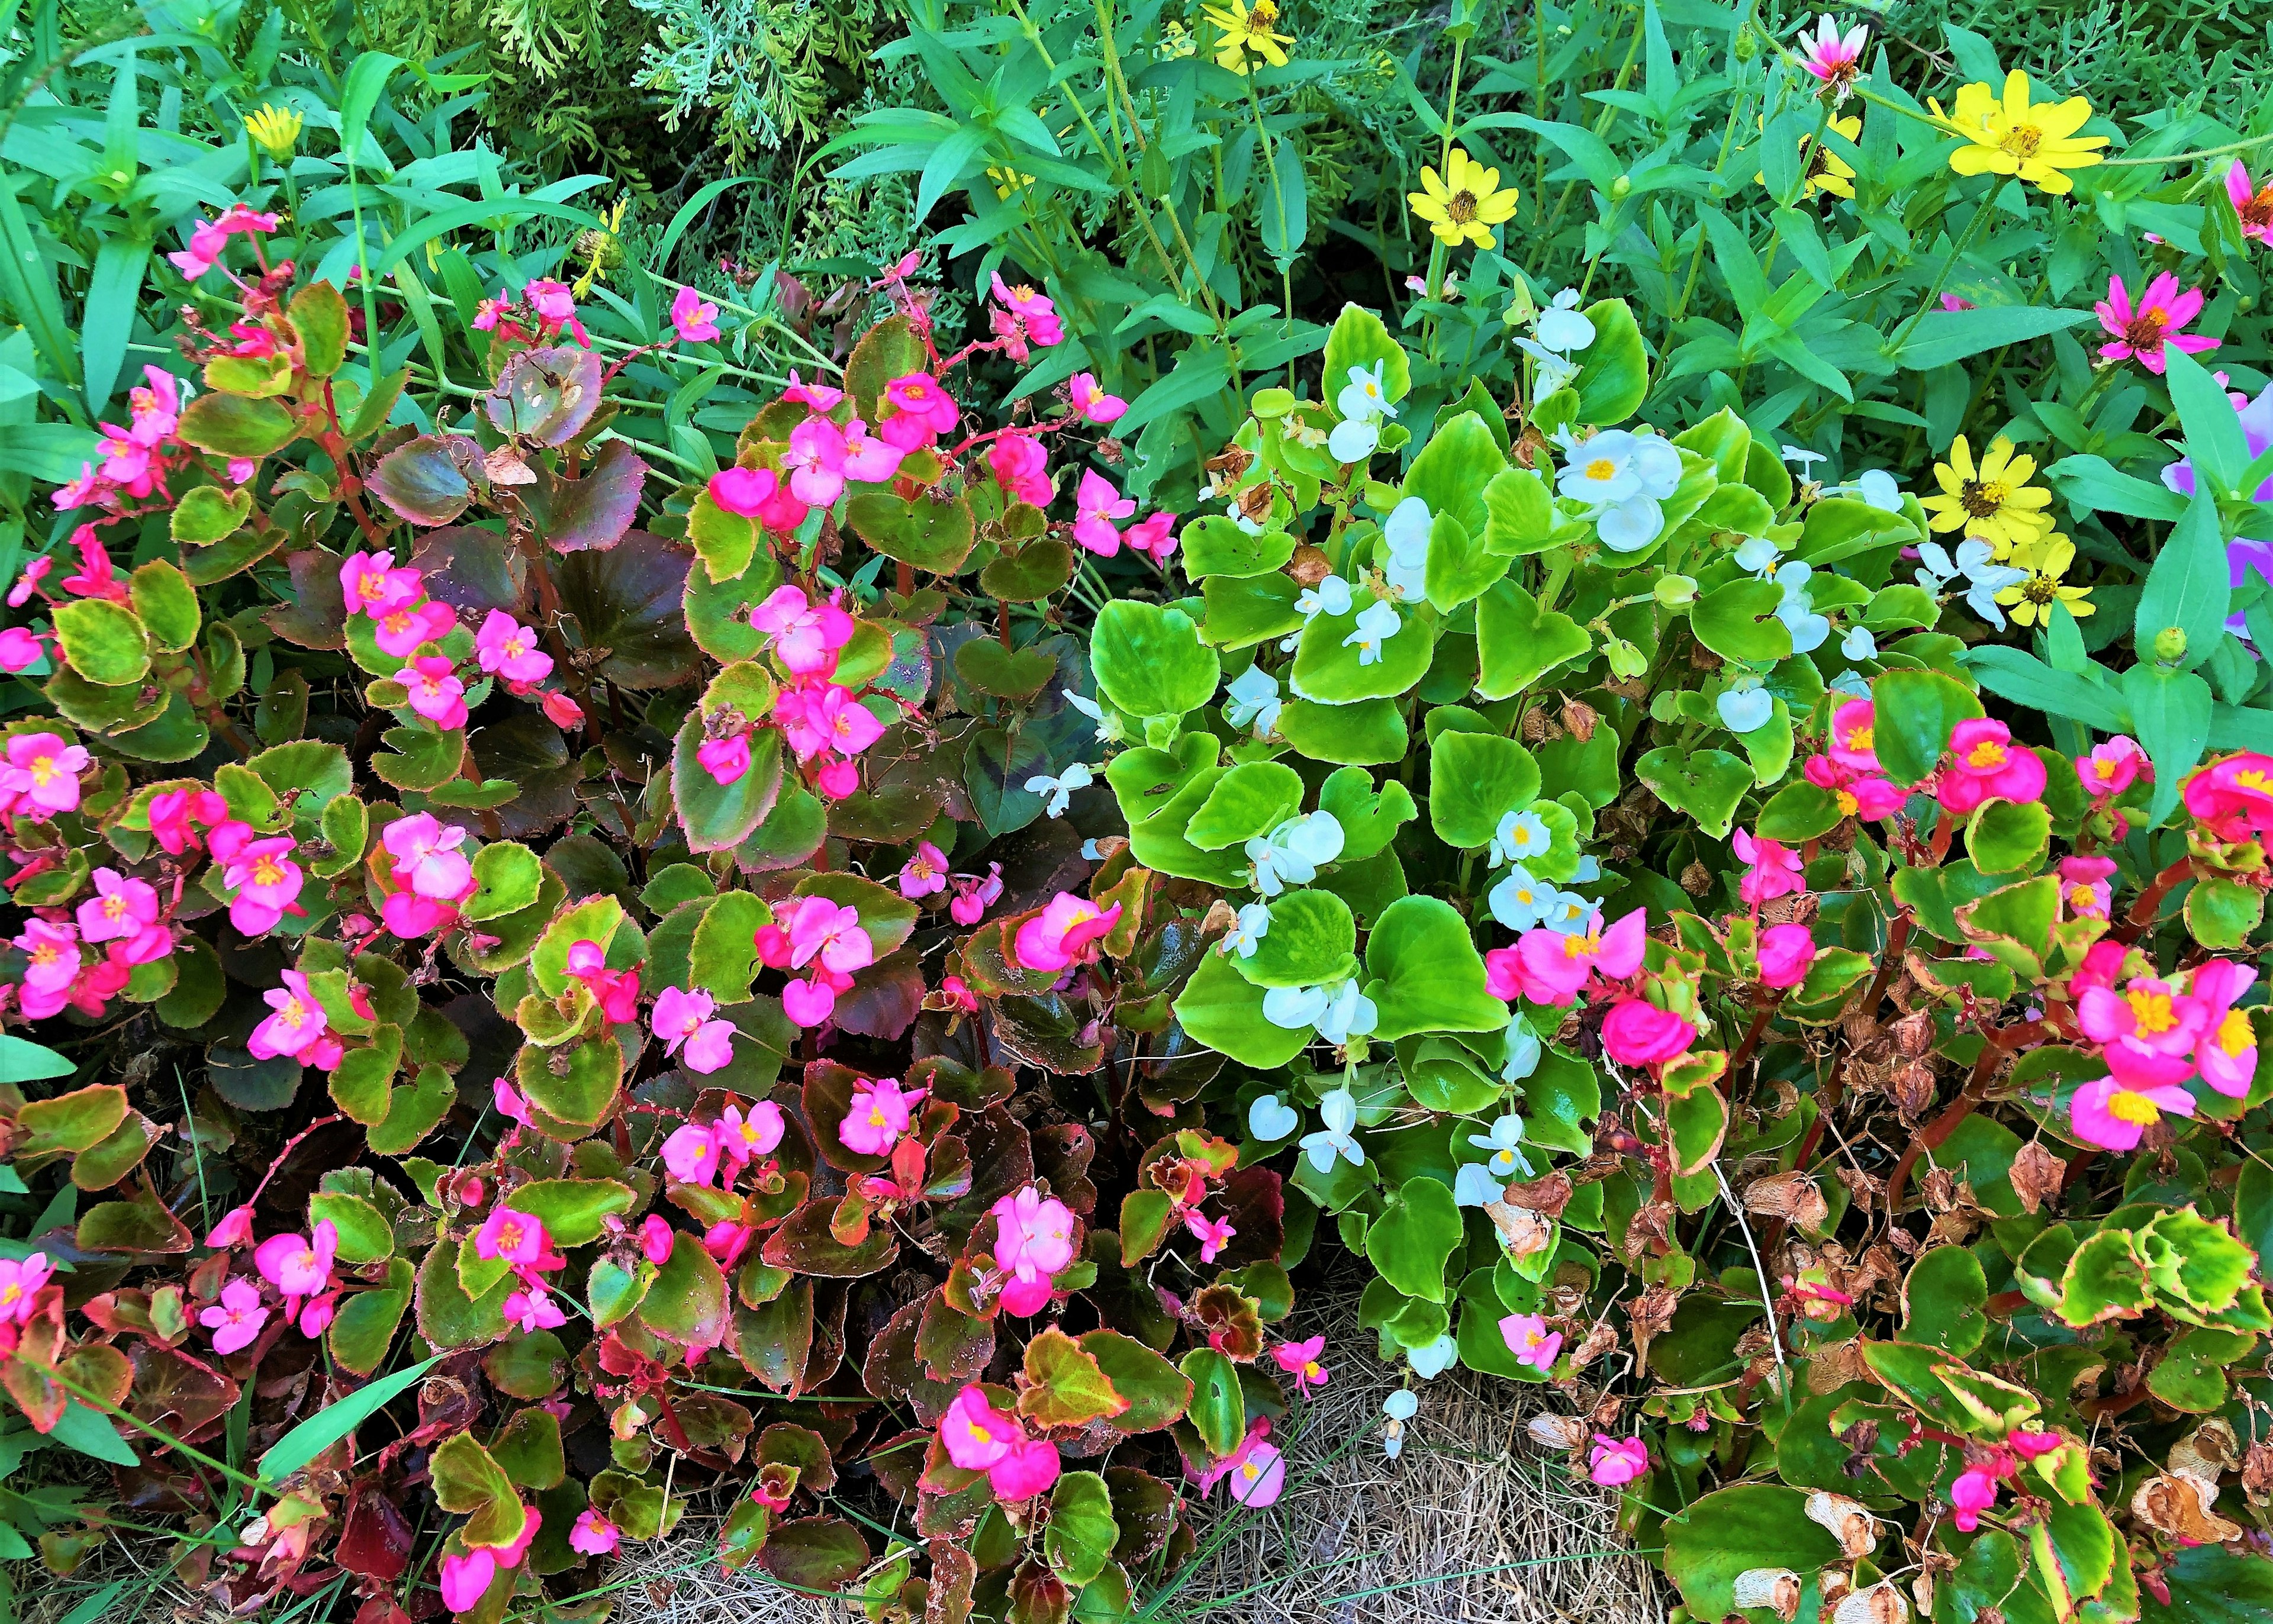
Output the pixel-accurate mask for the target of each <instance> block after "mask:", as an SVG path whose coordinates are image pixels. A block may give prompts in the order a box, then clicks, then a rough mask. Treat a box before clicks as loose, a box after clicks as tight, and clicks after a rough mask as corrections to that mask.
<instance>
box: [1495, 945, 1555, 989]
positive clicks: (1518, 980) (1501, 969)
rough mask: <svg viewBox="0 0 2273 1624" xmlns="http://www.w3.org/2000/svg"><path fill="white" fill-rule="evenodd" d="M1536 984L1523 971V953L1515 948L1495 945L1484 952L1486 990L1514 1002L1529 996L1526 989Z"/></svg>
mask: <svg viewBox="0 0 2273 1624" xmlns="http://www.w3.org/2000/svg"><path fill="white" fill-rule="evenodd" d="M1533 985H1534V982H1532V981H1531V980H1530V979H1529V977H1527V976H1526V975H1525V974H1524V972H1523V955H1522V954H1519V953H1518V952H1516V950H1515V949H1514V948H1512V947H1495V948H1493V949H1492V950H1491V951H1490V952H1489V953H1487V954H1484V990H1485V991H1486V992H1489V993H1490V994H1491V995H1492V996H1493V997H1494V998H1499V999H1508V1000H1509V1001H1510V1002H1513V1001H1514V1000H1515V999H1519V998H1523V997H1526V996H1527V993H1526V992H1525V989H1526V988H1527V987H1530V986H1533ZM1542 990H1543V989H1542Z"/></svg>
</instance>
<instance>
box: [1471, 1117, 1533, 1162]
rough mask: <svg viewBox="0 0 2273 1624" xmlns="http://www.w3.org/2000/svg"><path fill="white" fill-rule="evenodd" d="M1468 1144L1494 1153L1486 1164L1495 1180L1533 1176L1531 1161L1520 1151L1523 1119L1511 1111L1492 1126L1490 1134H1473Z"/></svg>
mask: <svg viewBox="0 0 2273 1624" xmlns="http://www.w3.org/2000/svg"><path fill="white" fill-rule="evenodd" d="M1468 1142H1469V1143H1470V1144H1472V1145H1474V1147H1475V1148H1476V1149H1479V1150H1489V1151H1490V1152H1491V1153H1492V1155H1491V1160H1490V1161H1489V1163H1487V1164H1486V1166H1488V1167H1489V1169H1490V1171H1491V1174H1492V1177H1494V1178H1495V1179H1512V1178H1513V1177H1514V1176H1515V1175H1516V1174H1517V1173H1518V1172H1520V1173H1522V1174H1523V1176H1524V1177H1525V1178H1529V1177H1530V1176H1531V1159H1530V1158H1529V1157H1528V1156H1525V1155H1524V1154H1523V1152H1522V1151H1521V1150H1520V1149H1518V1147H1519V1146H1520V1145H1521V1144H1522V1143H1523V1119H1522V1118H1521V1117H1519V1116H1517V1115H1516V1114H1515V1112H1513V1111H1509V1112H1508V1113H1507V1114H1506V1115H1505V1116H1504V1117H1502V1118H1500V1119H1499V1120H1498V1121H1497V1122H1495V1123H1493V1124H1492V1125H1491V1132H1490V1133H1489V1134H1469V1135H1468Z"/></svg>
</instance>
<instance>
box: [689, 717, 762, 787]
mask: <svg viewBox="0 0 2273 1624" xmlns="http://www.w3.org/2000/svg"><path fill="white" fill-rule="evenodd" d="M694 762H695V765H696V766H698V767H701V769H702V770H703V771H704V772H706V773H708V774H709V775H710V776H711V777H712V778H713V779H714V780H716V782H718V784H719V785H720V786H721V787H722V788H723V787H724V786H725V785H727V784H737V783H739V782H742V779H743V778H744V776H745V775H747V774H748V772H749V770H750V730H748V729H747V728H744V729H743V730H741V731H739V732H738V733H729V734H727V735H726V736H725V737H723V738H706V739H704V740H703V741H702V742H701V744H699V745H696V746H695V747H694Z"/></svg>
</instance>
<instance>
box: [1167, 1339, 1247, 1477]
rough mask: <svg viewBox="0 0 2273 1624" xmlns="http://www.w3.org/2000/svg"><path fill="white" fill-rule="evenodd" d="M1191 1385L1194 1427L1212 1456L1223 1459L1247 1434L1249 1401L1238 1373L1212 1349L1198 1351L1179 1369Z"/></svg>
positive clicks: (1190, 1354) (1185, 1356) (1228, 1360)
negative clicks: (1243, 1391)
mask: <svg viewBox="0 0 2273 1624" xmlns="http://www.w3.org/2000/svg"><path fill="white" fill-rule="evenodd" d="M1177 1368H1178V1369H1180V1370H1182V1372H1183V1373H1184V1377H1185V1379H1186V1380H1187V1381H1189V1382H1190V1383H1191V1384H1192V1400H1191V1407H1190V1410H1189V1418H1190V1420H1191V1423H1192V1426H1193V1428H1194V1429H1195V1430H1196V1431H1197V1433H1199V1435H1200V1441H1201V1442H1202V1443H1204V1444H1205V1445H1206V1446H1207V1448H1208V1451H1209V1453H1210V1454H1212V1455H1213V1456H1215V1458H1216V1459H1218V1460H1222V1459H1224V1458H1225V1457H1226V1456H1229V1455H1230V1454H1231V1452H1232V1451H1233V1450H1234V1449H1236V1448H1239V1441H1240V1440H1241V1439H1242V1438H1243V1437H1245V1436H1246V1435H1247V1400H1246V1397H1245V1396H1244V1395H1243V1394H1242V1392H1241V1391H1240V1387H1239V1371H1238V1368H1237V1367H1236V1366H1234V1365H1233V1364H1232V1362H1231V1360H1230V1359H1228V1358H1226V1357H1225V1356H1224V1355H1223V1354H1222V1353H1220V1352H1219V1351H1216V1350H1215V1349H1213V1348H1195V1349H1193V1350H1192V1351H1190V1352H1189V1353H1187V1354H1185V1355H1184V1357H1183V1359H1182V1362H1181V1363H1180V1364H1179V1366H1177Z"/></svg>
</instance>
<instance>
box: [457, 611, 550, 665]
mask: <svg viewBox="0 0 2273 1624" xmlns="http://www.w3.org/2000/svg"><path fill="white" fill-rule="evenodd" d="M474 660H475V662H476V664H478V665H479V666H480V667H481V668H482V670H485V671H487V672H489V673H490V674H491V676H493V677H504V678H505V679H506V681H507V682H509V683H532V682H542V681H544V678H546V677H550V676H551V675H552V656H551V655H549V654H546V653H545V652H544V650H543V649H542V648H539V647H537V646H536V632H532V631H530V630H529V628H528V627H527V626H525V625H521V622H519V621H518V620H515V619H514V617H512V616H511V615H508V614H506V612H505V610H501V609H493V610H490V612H489V616H488V617H487V618H486V619H484V621H483V622H482V629H481V630H480V631H479V632H476V633H475V634H474Z"/></svg>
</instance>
